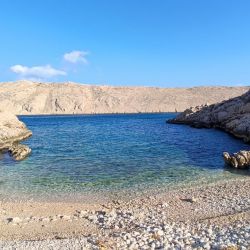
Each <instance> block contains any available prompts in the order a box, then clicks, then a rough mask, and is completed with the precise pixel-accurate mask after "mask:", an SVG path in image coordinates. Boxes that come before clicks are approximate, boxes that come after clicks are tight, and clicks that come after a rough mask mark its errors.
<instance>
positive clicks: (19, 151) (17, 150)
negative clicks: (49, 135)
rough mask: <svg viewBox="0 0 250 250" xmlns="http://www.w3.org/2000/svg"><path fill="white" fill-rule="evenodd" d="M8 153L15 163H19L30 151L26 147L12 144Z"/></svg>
mask: <svg viewBox="0 0 250 250" xmlns="http://www.w3.org/2000/svg"><path fill="white" fill-rule="evenodd" d="M9 153H10V155H11V156H12V157H13V158H14V159H15V160H16V161H20V160H23V159H25V158H26V157H27V156H28V155H29V154H30V153H31V149H30V148H29V147H28V146H26V145H21V144H13V145H12V146H11V147H10V148H9Z"/></svg>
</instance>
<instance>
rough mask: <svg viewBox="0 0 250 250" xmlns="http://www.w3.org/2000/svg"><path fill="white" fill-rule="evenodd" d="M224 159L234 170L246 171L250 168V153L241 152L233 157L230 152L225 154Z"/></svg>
mask: <svg viewBox="0 0 250 250" xmlns="http://www.w3.org/2000/svg"><path fill="white" fill-rule="evenodd" d="M223 157H224V160H225V162H226V163H227V164H228V165H230V166H232V167H234V168H241V169H245V168H248V167H249V166H250V151H245V150H241V151H240V152H237V153H234V154H232V155H230V154H229V153H228V152H224V153H223Z"/></svg>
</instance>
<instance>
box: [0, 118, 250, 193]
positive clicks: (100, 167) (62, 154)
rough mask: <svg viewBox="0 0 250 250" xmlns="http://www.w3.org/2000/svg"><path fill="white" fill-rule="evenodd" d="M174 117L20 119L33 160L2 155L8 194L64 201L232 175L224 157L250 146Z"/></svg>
mask: <svg viewBox="0 0 250 250" xmlns="http://www.w3.org/2000/svg"><path fill="white" fill-rule="evenodd" d="M174 116H175V114H171V113H166V114H136V115H72V116H21V117H20V119H21V120H22V121H24V122H25V123H26V124H27V126H28V127H29V128H30V129H31V130H32V131H33V136H32V138H30V139H29V140H27V141H26V142H25V143H26V144H28V145H29V146H30V147H31V148H32V155H31V156H30V157H29V158H27V159H26V160H24V161H21V162H15V161H13V160H12V159H11V158H10V157H9V156H8V154H4V155H1V158H2V159H1V161H0V195H1V197H14V198H15V197H32V198H39V197H40V198H41V197H47V198H49V197H59V196H60V194H64V195H65V194H68V195H69V196H70V195H72V196H73V195H76V194H87V193H88V194H89V193H90V194H91V193H102V195H103V196H105V195H108V194H110V193H111V192H112V193H116V192H118V193H119V192H121V191H125V190H139V191H140V190H145V189H150V188H156V187H161V188H162V187H166V188H173V187H177V186H182V185H192V184H193V185H194V184H199V183H207V182H214V181H217V180H222V179H231V178H236V177H240V176H244V175H248V174H249V171H247V172H246V171H243V172H242V171H234V172H232V171H231V172H230V171H229V169H228V168H225V166H224V162H223V159H222V156H221V155H222V152H223V151H229V152H236V151H238V150H241V149H249V148H250V146H249V145H247V144H244V143H243V142H242V141H241V140H237V139H235V138H233V137H231V136H230V135H228V134H226V133H224V132H222V131H219V130H214V129H194V128H191V127H189V126H184V125H172V124H166V122H165V121H166V120H167V119H170V118H173V117H174Z"/></svg>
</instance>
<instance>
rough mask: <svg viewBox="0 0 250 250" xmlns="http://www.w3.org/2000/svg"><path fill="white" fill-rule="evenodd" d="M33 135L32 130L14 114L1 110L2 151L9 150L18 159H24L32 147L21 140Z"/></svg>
mask: <svg viewBox="0 0 250 250" xmlns="http://www.w3.org/2000/svg"><path fill="white" fill-rule="evenodd" d="M31 135H32V132H31V131H30V130H29V129H28V128H27V127H26V125H25V124H24V123H23V122H21V121H20V120H19V119H18V118H17V117H16V116H15V115H14V114H10V113H8V112H3V111H0V151H9V152H10V154H11V155H12V156H13V158H14V159H16V160H22V159H24V158H25V157H26V156H28V155H29V154H30V152H31V149H30V148H29V147H28V146H25V145H20V144H19V142H20V141H22V140H25V139H27V138H29V137H30V136H31Z"/></svg>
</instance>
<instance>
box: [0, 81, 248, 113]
mask: <svg viewBox="0 0 250 250" xmlns="http://www.w3.org/2000/svg"><path fill="white" fill-rule="evenodd" d="M247 90H249V87H195V88H155V87H112V86H93V85H83V84H76V83H36V82H31V81H17V82H6V83H0V106H1V109H3V108H4V110H7V111H10V112H13V113H15V114H93V113H138V112H174V111H178V112H179V111H183V110H185V109H186V108H188V107H191V106H196V105H201V104H205V103H209V104H212V103H216V102H220V101H222V100H226V99H229V98H232V97H235V96H239V95H241V94H243V93H245V92H246V91H247Z"/></svg>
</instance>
